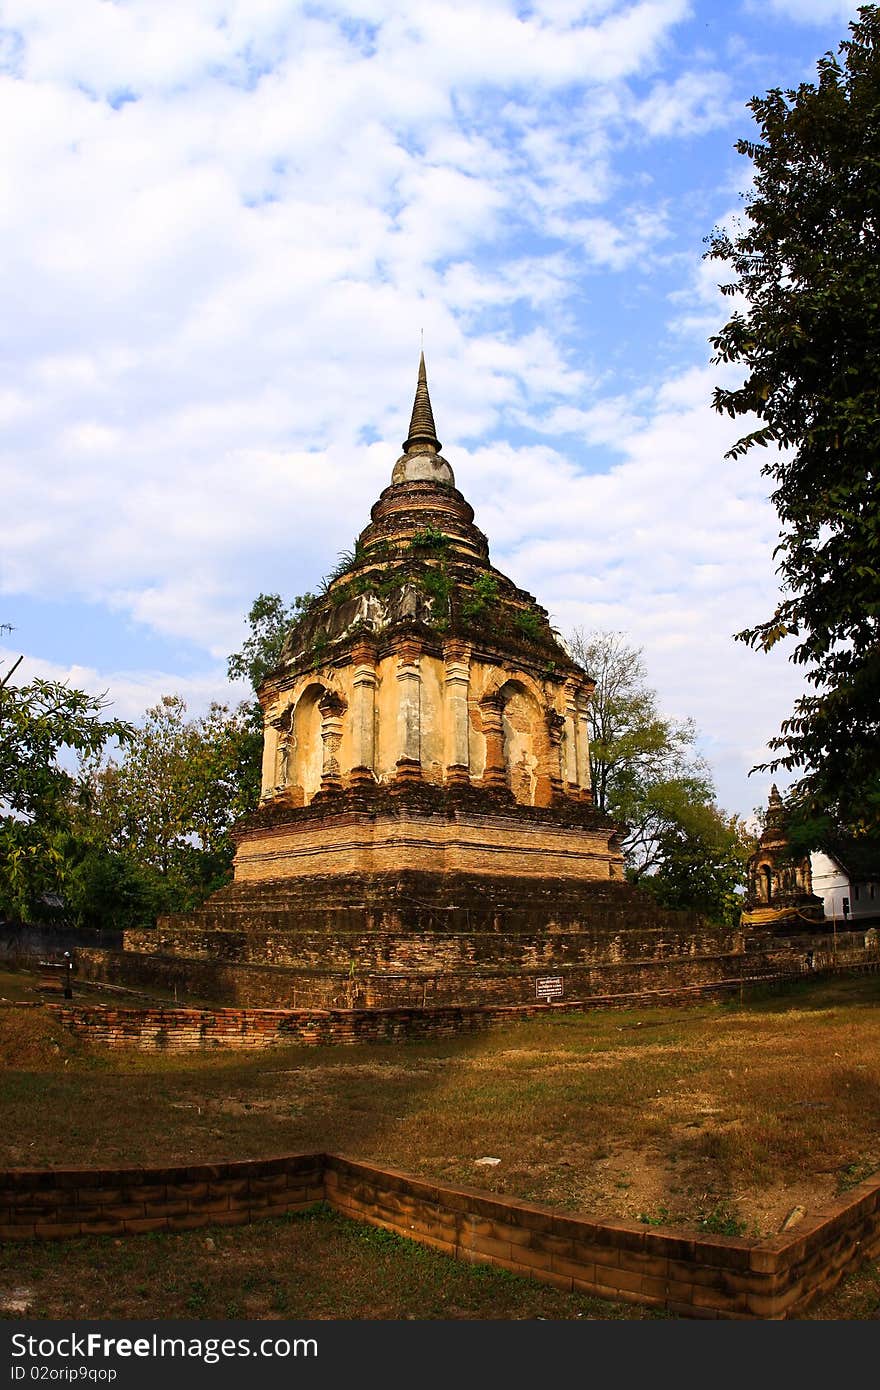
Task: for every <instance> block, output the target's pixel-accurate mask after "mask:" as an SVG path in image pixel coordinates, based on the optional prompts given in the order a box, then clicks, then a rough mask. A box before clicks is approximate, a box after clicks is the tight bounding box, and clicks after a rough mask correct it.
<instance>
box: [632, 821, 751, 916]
mask: <svg viewBox="0 0 880 1390" xmlns="http://www.w3.org/2000/svg"><path fill="white" fill-rule="evenodd" d="M754 848H755V841H754V837H753V836H752V835H751V834H750V833H749V832H748V830H747V829H746V827H745V825H744V824H743V822H742V821H741V820H740V818H739V817H738V816H726V815H725V814H724V812H723V811H719V809H718V807H717V806H715V805H714V804H712V803H709V804H707V805H701V804H700V803H699V802H697V801H693V802H690V803H688V804H687V805H684V806H682V808H681V813H680V814H679V815H677V816H668V817H667V819H666V821H665V823H664V824H663V825H662V827H661V828H660V830H659V831H658V835H657V857H658V861H659V862H658V866H657V869H656V872H655V873H653V874H649V875H645V876H644V877H642V878H641V879H640V883H641V886H642V887H643V888H646V889H647V890H648V891H649V892H650V893H651V894H652V896H653V897H655V898H656V899H657V901H658V902H659V903H660V905H661V906H662V907H675V908H691V909H694V910H696V911H699V912H702V913H704V914H705V915H706V916H707V917H709V918H711V919H712V920H713V921H716V922H730V923H732V924H733V923H736V922H737V921H738V920H739V915H740V912H741V911H742V896H741V894H740V893H738V892H737V889H738V888H741V886H742V885H743V883H744V881H745V877H746V866H747V864H748V860H749V857H750V855H751V854H752V853H753V851H754Z"/></svg>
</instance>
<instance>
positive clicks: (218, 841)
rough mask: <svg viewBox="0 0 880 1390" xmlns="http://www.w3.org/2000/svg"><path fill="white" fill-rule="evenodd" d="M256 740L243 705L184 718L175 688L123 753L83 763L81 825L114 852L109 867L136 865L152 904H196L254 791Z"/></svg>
mask: <svg viewBox="0 0 880 1390" xmlns="http://www.w3.org/2000/svg"><path fill="white" fill-rule="evenodd" d="M259 744H260V735H259V734H258V733H257V732H256V731H255V729H254V727H253V724H252V721H251V718H250V712H249V710H248V707H247V705H246V704H241V705H239V706H238V707H237V708H235V709H232V710H230V709H229V708H228V707H227V706H226V705H219V704H212V705H211V707H210V709H209V711H208V713H207V714H206V715H205V716H203V717H202V718H201V719H189V718H187V709H186V704H185V702H184V701H183V700H182V699H181V698H180V696H177V695H166V696H164V697H163V698H162V700H160V701H159V703H158V704H157V705H155V706H153V708H152V709H149V710H147V714H146V718H145V721H144V724H143V726H142V727H141V728H139V729H137V730H135V731H134V732H133V734H132V736H131V739H130V740H129V743H128V746H127V749H126V756H125V758H124V759H123V760H122V761H116V760H110V761H109V762H107V763H104V764H102V763H101V762H100V761H98V760H93V761H92V763H91V765H90V766H89V767H88V768H87V769H86V776H85V790H84V792H83V795H82V798H81V806H82V815H83V822H82V823H83V828H84V830H85V832H86V833H87V835H88V837H89V838H90V839H91V840H92V841H93V842H97V843H99V844H101V845H102V846H103V847H104V849H105V851H107V852H109V853H110V854H112V855H115V856H117V858H118V861H119V862H118V863H117V865H116V871H117V872H122V870H123V869H124V866H125V865H126V864H127V865H129V866H135V868H136V869H137V871H138V874H139V875H140V880H141V884H142V887H143V886H145V888H144V891H145V892H146V895H147V897H148V898H150V900H151V901H152V902H153V903H154V905H155V907H156V909H157V910H161V911H176V910H184V909H187V908H190V907H192V906H195V905H196V904H197V903H198V902H200V901H201V900H202V899H203V898H204V897H205V896H206V895H207V894H208V893H209V892H211V891H213V889H214V888H217V887H220V886H221V884H222V883H223V882H225V881H226V879H227V878H228V875H229V870H230V866H231V864H232V857H233V853H234V845H233V842H232V839H231V836H230V830H231V828H232V825H233V824H234V822H235V821H236V820H237V819H238V818H239V817H240V816H241V815H243V814H244V813H245V812H246V811H248V810H250V809H251V808H252V807H253V806H255V805H256V803H257V800H258V798H259V756H258V753H259ZM102 872H105V873H108V872H110V870H109V869H106V868H105V870H102ZM133 887H134V888H136V887H137V883H136V882H135V884H134V885H133Z"/></svg>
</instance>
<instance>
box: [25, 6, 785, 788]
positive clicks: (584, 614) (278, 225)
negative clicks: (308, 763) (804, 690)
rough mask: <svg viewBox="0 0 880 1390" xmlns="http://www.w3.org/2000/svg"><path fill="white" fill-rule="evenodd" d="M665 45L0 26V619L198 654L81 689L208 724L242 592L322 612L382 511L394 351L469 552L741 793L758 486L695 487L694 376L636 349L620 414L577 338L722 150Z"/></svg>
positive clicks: (706, 459)
mask: <svg viewBox="0 0 880 1390" xmlns="http://www.w3.org/2000/svg"><path fill="white" fill-rule="evenodd" d="M690 11H691V5H690V4H689V3H687V0H593V2H592V3H575V0H536V3H534V4H532V5H531V6H528V7H522V6H519V5H517V4H516V3H514V0H475V3H473V4H468V5H463V4H461V3H457V0H423V2H422V3H420V4H419V5H418V6H416V7H413V6H412V5H410V4H403V3H402V0H347V3H346V5H345V6H344V7H337V8H336V9H333V8H332V7H329V6H327V7H324V8H323V9H322V8H321V7H320V6H312V5H309V6H306V5H304V4H292V3H290V0H191V3H187V4H186V5H184V6H181V5H179V4H174V3H171V0H130V3H127V4H125V5H112V4H106V3H101V2H100V0H81V3H78V4H77V5H76V6H70V5H68V4H63V3H61V0H9V3H8V4H7V6H6V13H5V18H4V23H5V25H6V26H7V28H8V30H9V31H18V32H19V33H20V36H21V40H20V43H15V44H12V45H11V46H10V47H9V48H8V49H7V53H8V57H7V63H6V67H5V69H4V68H3V67H2V66H0V125H2V128H3V129H4V130H5V131H6V132H12V138H8V139H6V140H4V141H3V142H2V145H0V226H2V230H3V239H4V256H3V258H2V260H0V294H2V296H3V302H4V307H5V313H4V324H3V325H0V348H2V351H3V359H4V373H5V376H4V380H3V383H2V390H0V420H2V421H3V424H4V437H3V441H2V444H0V470H2V475H3V490H2V499H3V509H4V518H3V528H4V534H3V548H2V560H0V563H2V572H0V589H2V591H3V592H4V593H5V594H7V595H11V594H15V593H22V594H26V595H29V596H30V597H31V598H33V599H39V598H46V599H51V598H52V597H53V596H54V595H57V594H64V595H66V596H69V597H71V598H82V599H86V600H88V601H90V602H92V603H97V604H102V605H104V606H105V608H106V610H107V611H108V612H109V613H111V614H118V615H121V616H122V617H124V618H125V619H133V620H135V621H136V622H138V623H141V624H144V625H146V626H147V627H148V628H149V629H150V630H151V631H152V632H154V633H159V634H163V635H166V636H168V637H169V638H174V639H181V638H182V639H186V640H189V641H191V642H193V643H195V644H197V645H199V646H200V647H201V648H202V650H203V651H204V652H205V654H206V655H205V662H206V670H205V674H204V676H200V677H198V678H191V681H190V685H189V686H187V685H186V683H185V682H184V683H181V682H176V681H175V682H174V683H173V685H170V686H166V685H165V684H164V682H165V681H166V674H165V673H162V672H159V673H151V672H147V673H143V672H137V671H135V672H133V673H132V672H125V671H116V670H113V669H112V663H108V671H107V672H106V673H102V674H99V673H97V672H90V673H89V672H87V673H85V675H84V676H83V681H86V680H89V681H93V682H94V686H90V687H89V688H96V687H97V686H100V687H101V688H104V687H105V686H109V687H111V688H112V691H113V693H114V695H115V697H116V698H117V701H118V702H119V701H122V703H123V704H124V705H125V708H126V710H128V709H129V706H134V705H136V706H137V710H140V709H142V708H143V706H144V704H145V703H147V702H148V701H150V700H154V699H155V698H157V697H158V695H160V694H162V693H164V691H165V689H167V688H174V689H181V690H182V692H183V693H184V694H186V693H187V690H188V689H189V690H190V691H191V693H192V698H193V699H199V698H202V697H203V696H204V695H205V694H206V692H208V691H209V689H210V688H211V686H212V683H213V682H214V681H216V680H217V679H218V673H219V675H220V677H221V678H222V663H221V662H220V658H221V657H222V656H223V655H224V654H225V653H226V652H228V651H230V650H232V649H233V647H234V646H235V645H237V643H238V641H239V639H240V636H241V626H242V619H241V615H242V613H243V612H244V611H245V609H246V608H247V606H248V605H249V603H250V601H251V599H252V598H253V596H254V594H255V593H256V592H257V591H258V590H260V589H264V590H276V589H277V590H279V591H282V592H285V593H288V594H293V593H296V592H302V590H303V589H305V588H306V587H308V586H309V585H310V584H311V585H313V584H314V583H315V582H316V581H317V579H318V577H319V576H320V575H321V574H322V573H323V572H325V571H326V569H327V568H328V567H329V565H331V564H332V562H333V559H334V557H335V555H336V553H337V552H338V551H339V550H340V549H342V548H343V547H345V546H347V545H349V544H350V543H351V539H352V537H353V536H354V535H355V534H356V533H357V532H358V531H359V530H360V529H361V527H362V526H363V525H364V524H365V521H366V518H367V516H368V512H369V507H370V504H371V503H372V501H373V500H374V499H375V497H376V496H377V495H378V493H379V491H380V489H381V488H382V487H383V486H385V484H386V483H387V481H388V477H389V475H390V469H391V465H392V463H393V461H394V458H395V456H396V454H397V452H398V451H399V441H400V440H402V439H403V437H404V434H405V431H406V422H407V419H408V411H409V404H410V400H411V395H412V390H413V385H414V382H413V376H414V364H415V361H416V359H417V353H418V346H419V329H421V328H423V329H424V332H425V344H426V349H427V353H428V361H429V368H430V372H431V379H432V384H433V386H434V394H435V406H436V407H437V411H438V414H437V419H438V427H439V429H440V432H441V437H443V438H446V437H447V434H451V438H449V440H448V450H447V452H448V454H449V457H450V459H451V461H452V463H453V467H454V468H455V469H456V473H457V476H458V478H459V482H460V484H461V486H462V487H463V489H464V491H465V492H466V493H467V494H468V495H469V496H470V498H471V500H472V501H473V502H474V504H475V506H477V508H478V521H479V523H480V524H481V525H482V526H483V527H484V529H486V530H487V531H488V533H489V536H490V540H491V541H492V544H493V548H494V553H496V555H497V556H498V558H499V559H500V560H501V562H502V563H503V564H507V565H509V567H510V568H511V570H513V571H514V574H515V577H517V578H519V579H520V580H521V581H522V582H524V583H526V584H528V585H529V586H530V587H532V588H533V590H534V591H535V592H536V593H537V595H538V597H539V598H540V599H541V601H542V602H545V603H547V604H548V606H550V607H551V608H552V609H553V610H554V612H555V613H556V615H557V618H558V619H559V621H560V623H561V624H563V625H565V626H570V625H573V624H575V623H580V624H584V623H588V624H589V623H601V624H602V625H604V626H622V627H625V628H627V629H628V630H630V631H631V632H632V634H633V636H634V638H635V639H636V640H639V641H644V642H645V644H646V647H647V648H648V649H649V659H650V665H651V670H652V675H653V676H654V678H655V679H656V681H657V682H658V684H659V685H660V686H661V688H662V690H663V693H664V698H665V699H667V700H668V701H669V702H670V706H671V707H672V708H674V709H675V711H676V712H682V713H694V714H695V715H696V716H697V718H698V720H699V722H700V724H701V726H702V727H703V728H704V730H705V732H706V736H707V738H708V739H710V740H712V741H714V742H713V747H717V748H719V749H721V750H722V751H723V750H731V751H723V756H724V757H725V758H729V759H730V760H732V761H731V762H730V766H731V767H733V766H734V764H735V765H736V768H737V769H738V771H737V772H736V774H735V775H736V776H740V775H741V773H742V765H743V760H744V759H747V758H748V757H749V756H751V753H750V751H749V752H744V751H743V750H745V749H749V750H750V748H751V745H752V744H753V743H754V741H755V734H754V728H755V726H754V725H753V724H752V723H750V722H749V717H748V711H744V708H743V702H742V698H741V689H742V684H743V682H744V681H746V682H751V698H750V709H751V710H752V711H759V710H766V715H767V718H766V720H765V722H764V724H762V726H761V734H760V737H761V738H763V737H767V736H768V735H769V733H772V732H773V728H774V727H775V724H774V720H775V723H778V718H780V717H781V716H782V714H783V713H784V712H785V694H786V692H787V691H788V689H789V685H788V684H786V682H787V680H788V677H787V674H786V672H785V671H783V674H782V675H780V676H779V677H778V678H777V677H776V676H774V677H773V680H772V681H770V680H769V678H767V677H766V676H761V675H757V674H755V675H752V674H751V673H752V672H753V671H755V672H757V671H758V667H759V665H760V659H759V658H756V657H753V656H751V655H750V654H749V653H747V652H745V651H744V650H743V649H740V648H735V647H733V645H732V644H731V643H730V640H729V634H730V632H731V631H732V630H733V629H734V628H735V627H736V626H742V625H745V623H747V622H750V621H753V620H755V619H757V618H759V617H760V616H762V615H763V614H764V613H765V612H766V610H767V607H768V594H770V593H772V590H773V577H772V575H771V574H770V569H769V554H770V551H771V549H772V543H773V539H774V537H773V525H772V521H773V519H772V515H771V514H770V512H769V509H768V507H767V504H766V501H764V493H763V487H762V485H761V484H760V483H759V482H758V481H757V479H756V477H755V476H754V473H753V471H751V470H750V469H749V468H747V467H739V469H736V468H734V467H732V466H727V465H722V464H719V462H718V459H719V457H720V454H721V453H722V452H723V449H724V447H726V442H727V439H728V435H726V434H725V432H724V428H723V426H722V424H721V422H719V421H717V420H716V419H715V417H713V416H712V415H711V413H710V412H709V410H708V395H709V389H710V382H709V380H708V377H706V375H705V374H704V373H701V372H700V371H692V372H688V371H686V370H683V369H679V368H678V367H670V366H669V364H668V363H662V364H661V363H660V362H659V360H658V356H657V353H658V346H659V345H658V343H657V342H655V341H653V340H650V341H645V342H644V343H639V344H638V350H637V352H636V354H635V356H636V357H637V358H638V366H639V371H640V372H641V374H642V379H641V383H639V382H634V380H633V376H634V372H633V368H632V363H631V362H630V368H629V371H628V374H627V375H626V378H625V380H623V379H621V378H620V377H619V376H618V375H617V374H616V370H615V368H616V364H615V362H614V361H613V360H609V354H608V353H607V352H606V350H605V348H604V340H603V337H602V333H601V330H602V327H603V325H602V324H601V322H597V321H594V319H593V317H592V316H593V315H594V314H595V315H601V314H602V313H605V312H612V313H613V312H614V311H613V310H611V311H609V310H606V309H605V308H604V307H600V308H596V309H594V304H598V305H603V304H604V303H605V302H606V301H603V299H602V292H603V291H604V290H605V289H606V286H607V282H608V280H609V279H610V278H611V277H615V276H617V277H620V278H621V279H622V278H623V276H627V277H630V279H629V280H628V281H627V283H632V284H636V283H637V282H638V281H639V277H641V280H642V281H645V280H647V279H649V278H650V277H652V276H655V275H656V276H659V275H661V274H666V273H668V265H669V264H670V262H671V259H672V258H674V256H675V254H676V253H677V250H678V248H679V247H680V242H679V241H678V240H677V238H679V237H680V229H681V223H682V212H681V209H680V208H679V207H678V205H677V202H676V200H675V199H674V198H672V197H670V195H669V193H668V192H667V190H666V187H665V184H664V176H663V173H662V169H661V167H660V158H661V155H662V157H663V158H664V159H666V160H671V161H672V162H673V163H674V160H675V158H676V151H677V149H678V148H679V144H678V142H683V143H684V144H687V143H688V142H692V141H693V140H694V139H695V138H697V137H700V136H705V135H706V134H707V133H708V132H710V131H712V130H713V129H715V128H716V127H717V126H718V124H719V123H720V122H723V121H724V120H725V119H726V118H727V114H728V111H729V104H730V101H731V100H732V97H731V92H732V91H733V87H732V85H731V84H730V82H729V79H728V77H727V76H726V75H725V74H723V73H720V64H719V60H718V57H717V55H715V56H714V57H713V55H712V54H708V53H705V52H703V51H702V50H700V51H699V52H697V54H696V56H693V57H691V56H688V50H687V49H686V48H685V49H683V50H682V51H681V52H679V51H677V50H676V49H675V47H674V41H675V36H676V34H677V33H678V31H679V29H680V28H681V27H682V26H683V25H684V24H685V23H686V22H687V20H688V16H689V14H690ZM682 55H684V56H682ZM654 151H657V152H658V153H657V158H656V161H655V156H654V153H653V152H654ZM715 177H716V178H719V179H720V177H721V172H720V171H718V173H717V174H716V175H715ZM728 196H729V195H728ZM678 254H680V255H681V256H682V268H681V270H680V278H679V280H678V282H677V283H679V284H680V282H681V279H683V278H687V277H690V279H691V283H689V284H688V285H687V286H686V291H685V294H684V296H683V297H682V298H681V299H680V300H677V301H676V302H675V303H674V304H673V305H672V306H671V307H670V309H669V315H668V322H667V324H666V325H665V328H664V332H665V333H666V334H667V336H669V337H670V338H671V337H672V336H673V335H674V333H675V332H677V333H678V344H677V350H678V349H679V348H680V345H681V344H686V345H687V350H688V352H689V353H690V359H689V360H696V361H699V362H702V361H703V360H704V355H705V353H704V339H705V337H706V335H707V333H708V331H710V328H709V325H710V321H711V326H713V327H714V326H715V325H716V324H717V323H718V322H719V319H718V317H717V316H716V315H717V308H716V300H717V292H716V291H715V290H714V288H713V287H712V285H711V284H710V280H709V276H710V275H715V274H717V271H716V269H715V268H714V267H712V268H710V270H708V271H707V270H706V269H705V268H700V267H699V266H697V267H696V268H694V253H693V248H692V247H691V246H688V247H687V248H686V249H685V250H684V251H680V250H678ZM697 254H698V252H697ZM670 283H671V282H670ZM637 293H638V291H637V290H635V289H634V290H633V295H634V296H635V295H636V294H637ZM607 302H609V303H610V302H611V301H610V300H609V301H607ZM518 431H526V432H527V433H526V434H525V436H523V435H522V434H521V433H518ZM493 435H496V436H499V437H502V438H504V439H507V440H508V441H509V442H506V443H492V444H486V442H485V441H486V440H487V439H490V438H491V437H492V436H493ZM523 438H525V440H526V441H530V440H531V441H533V440H535V439H536V438H538V439H540V440H541V441H542V443H541V444H535V443H533V442H532V443H529V442H523ZM365 439H366V440H369V441H370V442H369V443H368V444H365V443H364V440H365ZM457 441H460V442H464V441H468V442H470V443H471V444H472V446H473V447H472V450H471V452H468V451H467V450H466V449H464V448H463V447H459V445H458V444H457ZM49 655H50V656H51V654H49ZM218 663H219V664H218ZM765 669H766V668H765ZM774 669H775V668H774ZM168 680H169V682H171V681H173V680H174V678H173V676H171V675H169V676H168ZM120 692H121V693H120ZM199 692H201V694H200V693H199ZM212 693H216V692H215V691H212ZM762 702H763V703H762ZM137 710H135V711H134V712H137ZM758 741H759V742H760V738H759V740H758ZM737 759H738V760H739V761H738V762H737V761H736V760H737ZM731 779H732V780H731V785H733V784H734V780H733V779H734V774H733V773H731Z"/></svg>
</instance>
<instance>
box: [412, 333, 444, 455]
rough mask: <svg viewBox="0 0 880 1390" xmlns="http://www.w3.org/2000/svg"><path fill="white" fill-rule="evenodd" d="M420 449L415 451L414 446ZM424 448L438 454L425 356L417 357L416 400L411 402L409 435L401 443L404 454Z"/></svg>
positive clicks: (420, 450)
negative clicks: (419, 446) (418, 446)
mask: <svg viewBox="0 0 880 1390" xmlns="http://www.w3.org/2000/svg"><path fill="white" fill-rule="evenodd" d="M417 445H421V446H422V447H421V449H418V450H416V446H417ZM425 447H427V448H428V449H431V450H434V451H435V452H436V453H438V454H439V452H440V447H441V445H440V440H439V439H438V438H437V430H436V428H435V425H434V412H433V411H432V409H431V397H430V396H429V395H428V373H427V372H426V370H425V354H424V352H422V353H420V355H419V379H418V384H417V385H416V398H415V400H414V401H413V411H412V419H411V420H410V422H409V435H408V437H407V438H406V439H405V440H404V442H403V448H404V452H405V453H407V454H409V453H412V452H419V453H421V452H423V451H424V450H425Z"/></svg>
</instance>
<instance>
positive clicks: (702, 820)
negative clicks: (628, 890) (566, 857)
mask: <svg viewBox="0 0 880 1390" xmlns="http://www.w3.org/2000/svg"><path fill="white" fill-rule="evenodd" d="M568 647H569V650H570V651H571V654H572V656H574V658H575V660H576V661H578V662H579V663H580V664H581V665H582V666H584V667H585V669H586V670H587V672H588V674H589V675H590V676H591V677H592V679H593V680H594V681H595V682H596V688H595V691H594V693H593V697H592V700H591V705H590V715H589V728H590V772H591V776H592V782H593V796H594V799H595V804H596V806H597V808H598V809H599V810H600V811H603V812H605V813H606V814H608V815H610V816H613V817H614V819H616V820H619V821H621V822H622V823H623V824H624V826H625V833H624V835H623V836H622V839H621V845H622V848H623V852H624V859H625V863H626V871H627V876H628V877H629V878H630V879H632V880H635V881H637V882H639V883H640V884H642V885H643V886H645V887H647V888H648V889H649V890H650V891H651V892H653V893H654V894H655V896H657V897H658V899H659V900H660V901H662V902H663V904H664V906H667V907H691V908H696V909H698V910H701V911H703V912H704V913H706V915H707V916H712V917H714V918H717V919H718V920H725V919H727V918H728V917H729V916H730V915H731V914H732V913H733V912H734V904H735V901H736V900H735V897H734V891H735V889H736V887H737V886H738V885H740V884H741V883H742V882H743V879H744V873H745V869H744V857H743V853H742V848H743V845H744V844H745V843H746V841H745V839H744V837H743V833H742V828H741V826H740V823H739V821H738V820H737V819H736V817H727V816H725V815H724V813H723V812H721V811H719V810H718V808H717V807H716V805H715V787H714V784H713V781H712V776H711V773H710V771H709V768H708V766H707V764H706V762H705V760H704V759H702V758H700V757H698V756H696V755H695V753H694V742H695V739H696V730H695V728H694V725H693V722H692V721H691V720H674V719H669V718H666V717H665V716H664V715H662V714H661V713H660V710H659V708H658V703H657V693H656V691H655V690H652V689H651V687H650V686H649V685H648V683H647V673H646V670H645V662H644V657H643V655H642V652H641V650H639V649H638V648H636V647H632V646H630V645H629V644H628V643H627V642H626V640H625V638H624V637H623V635H622V634H621V633H619V632H583V631H576V632H575V633H574V634H573V636H572V637H571V638H570V639H569V641H568ZM745 857H746V858H747V857H748V856H747V854H746V856H745Z"/></svg>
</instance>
